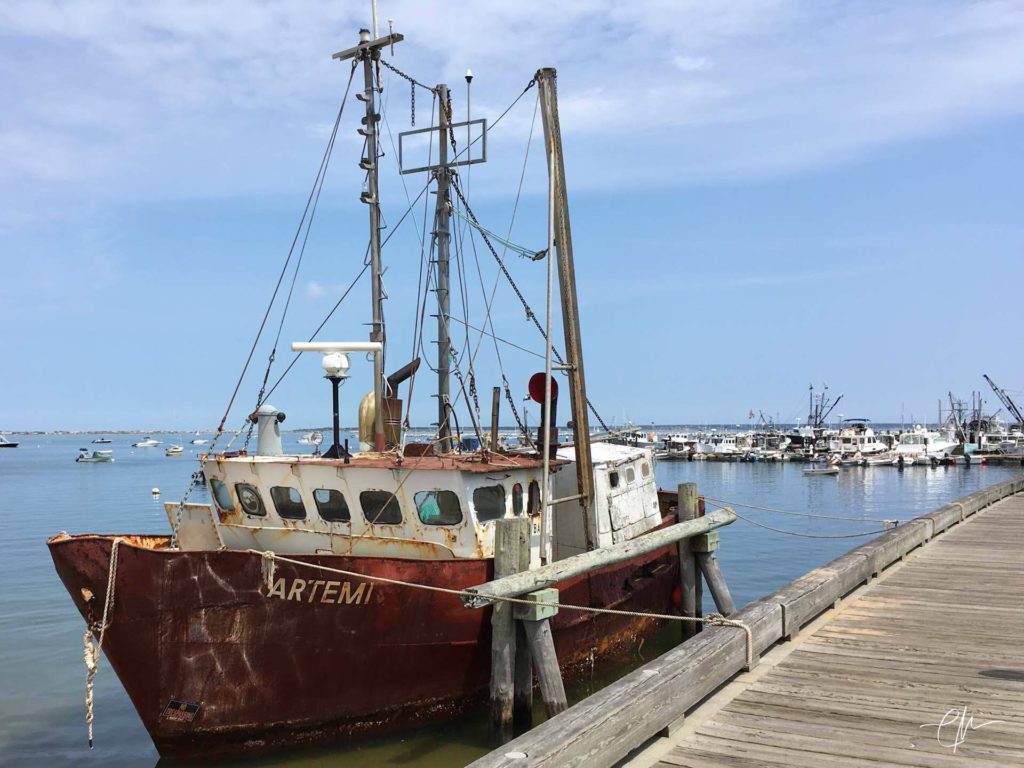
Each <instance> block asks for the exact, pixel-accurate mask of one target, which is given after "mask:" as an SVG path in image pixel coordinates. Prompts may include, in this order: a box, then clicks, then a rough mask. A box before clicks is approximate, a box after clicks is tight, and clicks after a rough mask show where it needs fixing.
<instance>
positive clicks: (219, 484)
mask: <svg viewBox="0 0 1024 768" xmlns="http://www.w3.org/2000/svg"><path fill="white" fill-rule="evenodd" d="M221 493H223V498H221ZM210 496H212V497H213V503H214V504H216V505H217V509H219V510H220V511H221V512H234V511H235V510H236V509H237V507H236V506H235V502H234V500H233V499H232V498H231V487H230V486H229V485H228V484H227V483H225V482H224V481H223V480H221V479H220V478H219V477H211V478H210ZM225 499H226V500H227V505H226V506H225V505H224V503H223V502H224V500H225Z"/></svg>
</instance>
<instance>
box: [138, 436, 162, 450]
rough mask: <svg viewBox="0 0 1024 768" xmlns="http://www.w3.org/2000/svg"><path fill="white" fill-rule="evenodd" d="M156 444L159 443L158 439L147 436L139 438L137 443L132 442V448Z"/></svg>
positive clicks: (151, 446)
mask: <svg viewBox="0 0 1024 768" xmlns="http://www.w3.org/2000/svg"><path fill="white" fill-rule="evenodd" d="M158 445H160V441H159V440H154V439H153V438H152V437H147V438H144V439H143V440H139V441H138V442H137V443H132V448H156V447H157V446H158Z"/></svg>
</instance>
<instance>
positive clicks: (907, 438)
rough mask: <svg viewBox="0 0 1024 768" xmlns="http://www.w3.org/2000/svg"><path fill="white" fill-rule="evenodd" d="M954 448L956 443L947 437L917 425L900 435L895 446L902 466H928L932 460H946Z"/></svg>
mask: <svg viewBox="0 0 1024 768" xmlns="http://www.w3.org/2000/svg"><path fill="white" fill-rule="evenodd" d="M956 446H957V443H956V442H955V441H954V440H952V439H950V437H949V436H948V435H943V434H942V433H941V432H936V431H935V430H932V429H926V428H925V427H922V426H921V425H920V424H917V425H915V426H914V428H913V429H911V430H909V431H907V432H904V433H903V434H901V435H900V439H899V442H898V443H897V444H896V456H897V457H900V456H902V457H903V459H904V464H907V463H913V464H928V463H930V462H931V461H932V460H933V459H934V460H940V459H945V458H947V457H948V456H949V454H950V452H951V451H952V450H953V449H954V448H956ZM908 460H909V461H908Z"/></svg>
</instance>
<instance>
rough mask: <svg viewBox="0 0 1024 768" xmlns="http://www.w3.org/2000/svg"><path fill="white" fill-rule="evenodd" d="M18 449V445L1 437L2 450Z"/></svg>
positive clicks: (0, 446) (0, 445)
mask: <svg viewBox="0 0 1024 768" xmlns="http://www.w3.org/2000/svg"><path fill="white" fill-rule="evenodd" d="M17 447H18V444H17V443H12V442H11V441H10V440H8V439H7V438H6V437H4V436H3V435H0V448H17Z"/></svg>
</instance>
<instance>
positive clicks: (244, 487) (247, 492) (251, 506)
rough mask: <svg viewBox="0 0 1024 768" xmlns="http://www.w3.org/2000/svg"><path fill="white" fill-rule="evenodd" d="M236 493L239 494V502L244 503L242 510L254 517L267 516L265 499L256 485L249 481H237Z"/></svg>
mask: <svg viewBox="0 0 1024 768" xmlns="http://www.w3.org/2000/svg"><path fill="white" fill-rule="evenodd" d="M235 493H236V494H238V503H239V504H241V505H242V511H243V512H245V514H247V515H252V516H254V517H266V515H267V508H266V507H264V506H263V499H262V498H260V492H259V491H257V490H256V486H255V485H250V484H249V483H235Z"/></svg>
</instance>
